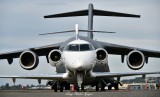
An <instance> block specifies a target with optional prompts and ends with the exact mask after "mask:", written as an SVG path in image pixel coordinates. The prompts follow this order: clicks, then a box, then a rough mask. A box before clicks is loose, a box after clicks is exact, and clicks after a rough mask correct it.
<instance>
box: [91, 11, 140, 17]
mask: <svg viewBox="0 0 160 97" xmlns="http://www.w3.org/2000/svg"><path fill="white" fill-rule="evenodd" d="M94 15H98V16H116V17H135V18H140V15H134V14H127V13H120V12H113V11H103V10H94Z"/></svg>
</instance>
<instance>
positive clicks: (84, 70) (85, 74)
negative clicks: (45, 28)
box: [0, 4, 160, 92]
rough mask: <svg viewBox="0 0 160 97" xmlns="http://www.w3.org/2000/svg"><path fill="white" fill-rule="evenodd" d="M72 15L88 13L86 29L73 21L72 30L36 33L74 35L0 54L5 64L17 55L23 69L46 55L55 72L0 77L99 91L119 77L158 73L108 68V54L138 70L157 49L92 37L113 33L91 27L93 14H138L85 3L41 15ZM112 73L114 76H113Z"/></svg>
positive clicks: (111, 84) (56, 86) (86, 14)
mask: <svg viewBox="0 0 160 97" xmlns="http://www.w3.org/2000/svg"><path fill="white" fill-rule="evenodd" d="M72 16H73V17H75V16H88V29H87V30H81V29H78V25H76V27H75V30H69V31H62V32H54V33H45V34H40V35H46V34H57V33H68V32H76V37H72V38H70V39H68V40H66V41H65V42H62V43H57V44H52V45H47V46H42V47H35V48H29V49H25V50H18V51H14V52H9V53H1V54H0V59H7V61H8V63H9V64H12V62H13V59H14V58H19V63H20V66H21V67H22V68H23V69H25V70H33V69H35V68H36V67H37V66H38V63H39V56H46V59H47V62H48V63H50V64H51V65H52V66H54V67H56V72H57V73H56V74H53V75H44V74H30V75H29V74H28V75H0V78H12V79H13V82H15V81H16V79H17V78H20V79H38V82H39V83H40V82H41V80H49V81H48V82H47V85H50V86H51V87H52V89H54V91H55V92H57V89H60V91H61V92H63V89H64V87H65V89H70V84H74V85H75V89H76V90H77V91H79V90H83V89H84V85H91V86H96V91H99V88H101V90H104V88H105V86H108V89H109V90H111V89H112V87H114V88H115V89H118V84H120V82H119V81H120V77H124V76H133V75H142V76H143V77H145V75H146V74H160V72H129V73H127V72H124V73H113V72H110V69H109V65H108V55H109V54H114V55H121V60H122V63H123V62H124V57H125V56H127V57H126V60H127V64H128V67H129V68H130V69H132V70H139V69H141V68H142V67H143V66H144V64H145V63H148V58H149V57H158V58H160V52H159V51H153V50H146V49H141V48H136V47H128V46H122V45H117V44H111V43H106V42H100V41H95V40H93V33H94V32H97V33H114V32H106V31H94V30H93V16H113V17H134V18H140V15H134V14H126V13H119V12H112V11H103V10H97V9H94V8H93V4H89V7H88V9H87V10H80V11H73V12H67V13H60V14H53V15H47V16H44V18H59V17H72ZM79 32H87V37H84V36H79ZM115 77H116V78H117V80H115V79H114V78H115Z"/></svg>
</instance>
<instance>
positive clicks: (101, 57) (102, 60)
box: [96, 48, 108, 64]
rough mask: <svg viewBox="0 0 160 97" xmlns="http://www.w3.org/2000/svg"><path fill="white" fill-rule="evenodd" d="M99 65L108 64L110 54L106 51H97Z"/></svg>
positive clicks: (100, 49)
mask: <svg viewBox="0 0 160 97" xmlns="http://www.w3.org/2000/svg"><path fill="white" fill-rule="evenodd" d="M96 58H97V64H106V63H107V60H108V53H107V51H106V50H105V49H103V48H99V49H97V50H96Z"/></svg>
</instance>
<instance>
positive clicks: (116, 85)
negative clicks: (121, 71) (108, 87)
mask: <svg viewBox="0 0 160 97" xmlns="http://www.w3.org/2000/svg"><path fill="white" fill-rule="evenodd" d="M114 88H115V90H118V89H119V87H118V82H116V83H115V84H114Z"/></svg>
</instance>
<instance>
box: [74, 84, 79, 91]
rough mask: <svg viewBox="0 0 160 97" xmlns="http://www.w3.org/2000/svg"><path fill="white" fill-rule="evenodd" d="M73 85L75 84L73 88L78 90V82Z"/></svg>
mask: <svg viewBox="0 0 160 97" xmlns="http://www.w3.org/2000/svg"><path fill="white" fill-rule="evenodd" d="M74 86H75V90H77V92H79V86H78V84H77V83H76V84H74Z"/></svg>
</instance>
